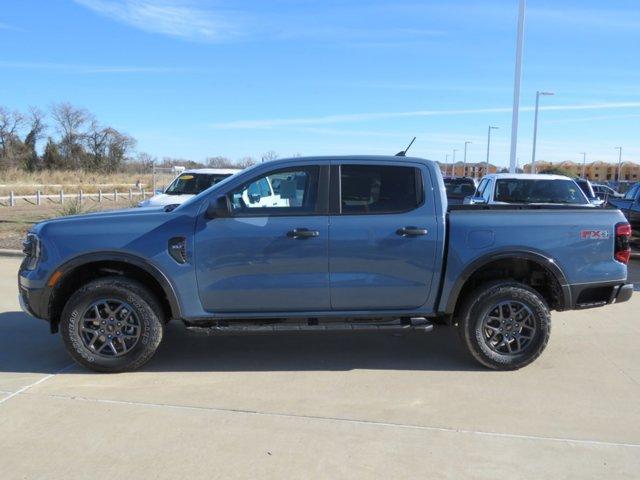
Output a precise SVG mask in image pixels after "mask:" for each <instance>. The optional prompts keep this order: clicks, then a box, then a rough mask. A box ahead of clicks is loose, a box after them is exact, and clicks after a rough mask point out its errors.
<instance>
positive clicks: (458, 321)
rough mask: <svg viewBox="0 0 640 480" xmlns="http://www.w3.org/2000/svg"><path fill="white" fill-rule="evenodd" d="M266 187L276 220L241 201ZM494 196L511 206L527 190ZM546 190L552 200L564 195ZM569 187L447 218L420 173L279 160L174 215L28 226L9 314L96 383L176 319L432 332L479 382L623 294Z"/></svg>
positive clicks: (359, 161)
mask: <svg viewBox="0 0 640 480" xmlns="http://www.w3.org/2000/svg"><path fill="white" fill-rule="evenodd" d="M501 179H502V177H494V180H498V181H500V180H501ZM263 180H267V181H268V182H269V183H270V184H271V185H272V186H274V188H276V187H275V185H276V183H277V184H278V186H277V189H278V191H279V194H278V195H279V196H280V198H281V199H285V200H286V201H287V203H286V204H279V205H276V206H268V205H266V206H265V205H264V204H262V203H261V199H262V190H261V189H258V191H257V193H256V195H257V196H260V198H257V197H254V198H253V199H252V200H251V201H247V199H251V195H252V194H251V193H250V190H251V189H252V188H253V186H254V185H256V184H258V185H260V184H261V182H263ZM505 180H507V181H508V182H507V186H508V187H509V190H510V191H511V187H512V186H515V187H516V188H515V190H514V191H515V192H516V193H517V192H519V191H520V190H519V189H520V187H521V185H520V183H518V182H520V181H522V179H517V178H516V179H509V178H505ZM512 180H515V181H516V183H515V184H512V183H511V181H512ZM539 181H542V182H546V181H547V180H539ZM552 181H553V182H554V185H555V184H556V183H559V184H560V185H561V186H562V188H560V189H559V192H560V194H561V195H564V196H566V195H567V190H568V189H571V188H570V187H571V186H566V185H564V183H560V182H565V180H563V179H558V180H552ZM485 184H486V183H485ZM529 184H530V183H529ZM529 184H527V185H529ZM573 186H574V187H575V188H573V190H574V191H573V192H572V193H571V195H575V197H573V196H571V197H570V198H569V200H573V201H574V202H575V203H574V204H572V205H542V206H540V205H538V206H536V205H492V206H487V205H479V206H468V205H458V206H451V207H448V205H447V198H446V195H445V188H444V183H443V180H442V176H441V174H440V169H439V167H438V165H437V164H436V163H435V162H432V161H428V160H423V159H418V158H410V157H403V158H398V157H370V156H352V157H319V158H293V159H281V160H274V161H271V162H268V163H262V164H258V165H256V166H254V167H252V168H249V169H247V170H245V171H243V172H240V173H238V174H236V175H234V176H233V177H231V178H229V179H227V180H226V181H224V182H220V183H218V184H217V185H214V186H213V187H212V188H210V189H208V190H205V191H204V192H202V193H200V194H198V195H196V196H194V197H192V198H191V199H189V200H187V201H186V202H185V203H183V204H182V205H180V206H179V207H177V208H175V209H143V208H136V209H128V210H122V211H110V212H98V213H92V214H87V215H80V216H72V217H61V218H58V219H54V220H48V221H44V222H41V223H39V224H37V225H35V226H34V227H33V228H32V229H31V231H30V232H29V234H28V236H27V239H26V241H25V244H24V253H25V259H24V261H23V263H22V265H21V267H20V270H19V275H18V281H19V292H20V293H19V296H20V302H21V304H22V306H23V308H24V309H25V311H26V312H28V313H30V314H31V315H34V316H35V317H37V318H41V319H44V320H46V321H48V322H49V326H50V329H51V332H58V331H60V332H61V335H62V339H63V340H64V344H65V346H66V348H67V350H68V351H69V353H70V354H71V356H72V357H73V358H74V359H75V360H76V361H77V362H78V363H79V364H81V365H84V366H85V367H88V368H91V369H93V370H97V371H104V372H117V371H123V370H132V369H136V368H139V367H140V366H142V365H143V364H144V363H145V362H147V361H148V360H149V359H150V358H151V357H152V356H153V354H154V352H155V351H156V349H157V348H158V346H159V344H160V342H161V340H162V337H163V336H164V334H165V324H166V323H167V322H168V321H169V320H171V319H173V320H179V321H182V322H183V323H184V324H185V325H186V327H188V328H190V329H193V330H196V331H205V332H207V333H212V334H231V333H235V334H237V333H251V332H270V333H276V332H327V331H337V332H343V333H347V332H393V333H399V332H423V333H424V332H428V331H430V330H431V329H433V328H434V324H444V325H450V326H454V327H455V328H457V329H458V330H459V332H460V335H461V338H462V342H463V345H464V347H465V348H466V349H467V351H468V352H469V353H470V355H471V356H472V357H473V358H475V359H476V360H477V361H478V362H480V363H481V364H482V365H485V366H487V367H490V368H494V369H498V370H512V369H516V368H520V367H523V366H525V365H527V364H529V363H531V362H532V361H534V360H535V359H536V358H537V357H538V356H539V355H540V354H541V353H542V351H543V350H544V349H545V347H546V345H547V342H548V340H549V334H550V314H549V311H550V310H570V309H575V308H589V307H600V306H603V305H607V304H609V303H614V302H616V303H619V302H624V301H627V300H629V298H630V297H631V295H632V292H633V285H632V284H629V283H627V265H626V263H627V262H628V260H629V255H630V251H629V244H628V242H629V224H628V223H627V222H626V220H625V218H624V215H622V213H621V212H620V211H618V210H615V209H594V208H587V207H585V206H584V205H586V204H588V203H587V202H586V199H582V198H581V197H580V195H582V193H581V192H580V190H579V188H578V187H577V186H575V184H573ZM526 188H528V186H527V187H526ZM499 190H500V188H499ZM552 190H553V192H555V191H556V190H555V188H553V189H552ZM575 190H577V191H578V192H580V193H579V194H576V193H575ZM544 192H545V193H544V195H549V193H548V192H547V189H545V190H544ZM265 194H266V195H267V196H270V195H272V192H271V191H267V190H265ZM536 198H538V197H536ZM528 200H530V199H528ZM543 200H545V201H546V200H549V199H548V198H547V197H546V196H545V197H543ZM554 200H555V199H554ZM563 200H566V199H564V198H563ZM561 327H562V326H561V325H560V328H561Z"/></svg>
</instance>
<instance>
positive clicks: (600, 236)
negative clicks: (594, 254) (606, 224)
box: [580, 230, 610, 240]
mask: <svg viewBox="0 0 640 480" xmlns="http://www.w3.org/2000/svg"><path fill="white" fill-rule="evenodd" d="M609 236H610V235H609V232H608V231H607V230H582V231H581V232H580V238H581V239H582V240H604V239H607V238H609Z"/></svg>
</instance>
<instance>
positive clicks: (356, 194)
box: [340, 165, 422, 214]
mask: <svg viewBox="0 0 640 480" xmlns="http://www.w3.org/2000/svg"><path fill="white" fill-rule="evenodd" d="M340 172H341V173H340V184H341V193H340V195H341V198H340V201H341V204H342V212H343V213H352V214H353V213H393V212H405V211H409V210H412V209H414V208H416V207H417V206H418V205H419V204H420V203H421V202H422V188H421V181H422V180H421V177H420V172H419V171H418V170H417V169H415V168H413V167H392V166H386V165H379V166H378V165H342V167H341V168H340Z"/></svg>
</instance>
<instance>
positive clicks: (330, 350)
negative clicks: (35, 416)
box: [0, 312, 485, 374]
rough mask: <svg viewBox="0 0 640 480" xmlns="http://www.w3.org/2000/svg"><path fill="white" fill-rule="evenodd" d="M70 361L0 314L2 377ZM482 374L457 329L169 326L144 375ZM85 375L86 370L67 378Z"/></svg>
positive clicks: (39, 331) (27, 321)
mask: <svg viewBox="0 0 640 480" xmlns="http://www.w3.org/2000/svg"><path fill="white" fill-rule="evenodd" d="M71 362H72V360H71V359H70V357H69V356H68V355H67V353H66V351H65V349H64V345H63V342H62V339H61V338H60V336H59V335H51V334H49V330H48V325H46V324H45V323H44V322H41V321H39V320H35V319H33V318H30V317H28V316H27V315H25V314H24V313H21V312H6V313H0V372H13V373H53V372H56V371H58V370H60V369H61V368H63V367H65V366H66V365H69V364H70V363H71ZM352 369H384V370H444V371H469V370H480V371H482V370H485V369H483V368H482V367H479V366H478V365H476V363H475V362H474V361H473V360H472V359H471V358H470V356H469V355H468V354H467V353H466V352H465V351H464V350H463V348H462V345H461V344H460V341H459V339H458V337H457V333H456V332H455V331H454V330H453V329H452V328H446V327H440V328H438V327H436V328H435V330H434V331H433V332H431V333H426V334H421V333H414V334H407V335H403V336H392V335H389V334H375V333H374V334H371V333H368V334H364V333H362V334H358V333H356V334H335V333H332V334H329V333H327V334H277V335H242V336H223V337H219V336H206V335H202V334H199V333H194V332H190V331H188V330H187V329H185V328H184V326H183V325H182V324H181V323H179V322H173V323H170V324H169V325H168V327H167V330H166V334H165V338H164V340H163V343H162V345H161V346H160V348H159V350H158V352H157V354H156V355H155V357H154V358H153V359H152V360H151V361H150V362H149V363H148V364H147V365H145V366H144V367H143V368H142V371H147V372H182V371H183V372H216V371H218V372H234V371H238V372H243V371H264V372H268V371H304V370H309V371H341V370H352ZM72 373H83V374H86V373H87V370H85V369H84V368H81V367H76V368H71V369H69V370H67V371H65V374H72Z"/></svg>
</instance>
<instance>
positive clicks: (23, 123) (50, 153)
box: [0, 102, 278, 173]
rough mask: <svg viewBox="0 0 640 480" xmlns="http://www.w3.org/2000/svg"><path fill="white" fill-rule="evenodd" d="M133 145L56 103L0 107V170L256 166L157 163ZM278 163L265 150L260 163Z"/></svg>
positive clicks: (242, 163)
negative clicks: (43, 107) (23, 107)
mask: <svg viewBox="0 0 640 480" xmlns="http://www.w3.org/2000/svg"><path fill="white" fill-rule="evenodd" d="M135 147H136V140H135V139H134V138H133V137H132V136H130V135H127V134H126V133H123V132H120V131H118V130H117V129H115V128H114V127H111V126H108V125H103V124H102V123H100V122H99V121H98V120H97V119H96V117H95V116H94V115H93V114H92V113H91V112H89V111H88V110H86V109H84V108H80V107H76V106H74V105H71V104H70V103H67V102H62V103H54V104H52V105H51V106H50V107H49V108H48V109H47V110H46V111H43V110H41V109H39V108H36V107H31V108H29V109H28V111H27V112H20V111H17V110H10V109H8V108H6V107H3V106H0V169H2V170H4V169H7V168H18V169H23V170H25V171H29V172H33V171H37V170H44V169H47V170H78V169H80V170H91V171H97V172H104V173H111V172H122V171H131V172H137V173H142V172H148V171H150V170H151V168H152V167H153V166H154V165H155V166H159V167H171V166H174V165H181V166H184V167H187V168H201V167H205V166H208V167H218V168H227V167H234V168H238V167H240V168H245V167H248V166H250V165H253V164H255V163H257V160H255V159H254V158H252V157H244V158H242V159H240V160H238V161H233V160H231V159H229V158H226V157H221V156H216V157H209V158H207V159H206V160H205V162H195V161H192V160H186V159H180V158H170V157H164V158H163V159H162V160H161V161H158V159H156V158H154V157H153V156H151V155H149V154H147V153H144V152H139V153H136V152H135ZM275 158H278V155H277V154H276V153H275V152H273V151H269V152H267V153H265V154H264V155H262V158H261V161H263V162H264V161H269V160H273V159H275Z"/></svg>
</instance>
